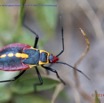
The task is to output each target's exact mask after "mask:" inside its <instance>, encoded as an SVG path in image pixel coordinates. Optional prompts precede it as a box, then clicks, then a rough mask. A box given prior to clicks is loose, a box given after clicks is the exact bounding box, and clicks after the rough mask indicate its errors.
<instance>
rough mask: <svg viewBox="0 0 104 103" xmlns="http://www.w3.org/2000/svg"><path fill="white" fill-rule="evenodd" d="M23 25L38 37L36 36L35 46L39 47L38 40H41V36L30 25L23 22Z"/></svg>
mask: <svg viewBox="0 0 104 103" xmlns="http://www.w3.org/2000/svg"><path fill="white" fill-rule="evenodd" d="M23 26H24V27H25V28H26V29H28V30H29V31H31V32H32V33H33V34H34V35H35V36H36V37H35V42H34V46H33V47H34V48H37V44H38V40H39V36H38V34H37V33H36V32H35V31H33V30H32V29H31V28H30V27H28V26H27V25H26V24H23Z"/></svg>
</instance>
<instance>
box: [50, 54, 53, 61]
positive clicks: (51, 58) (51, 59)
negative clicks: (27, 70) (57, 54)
mask: <svg viewBox="0 0 104 103" xmlns="http://www.w3.org/2000/svg"><path fill="white" fill-rule="evenodd" d="M53 59H54V56H53V54H50V56H49V62H53Z"/></svg>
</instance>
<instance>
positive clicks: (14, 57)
mask: <svg viewBox="0 0 104 103" xmlns="http://www.w3.org/2000/svg"><path fill="white" fill-rule="evenodd" d="M29 47H30V46H28V45H25V44H20V43H15V44H10V45H8V46H6V47H4V48H2V49H1V50H0V70H5V71H18V70H24V69H27V68H29V65H26V64H23V63H22V59H23V57H26V56H27V55H25V54H22V51H23V49H24V48H29ZM20 54H22V55H20Z"/></svg>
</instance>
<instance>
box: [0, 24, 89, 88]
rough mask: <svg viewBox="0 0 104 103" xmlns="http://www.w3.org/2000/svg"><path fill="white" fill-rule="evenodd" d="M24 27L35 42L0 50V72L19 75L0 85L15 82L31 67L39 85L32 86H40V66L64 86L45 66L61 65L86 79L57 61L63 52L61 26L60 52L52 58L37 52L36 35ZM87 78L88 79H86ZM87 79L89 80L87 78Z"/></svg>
mask: <svg viewBox="0 0 104 103" xmlns="http://www.w3.org/2000/svg"><path fill="white" fill-rule="evenodd" d="M23 25H24V27H25V28H26V29H28V30H29V31H30V32H31V33H33V34H34V35H35V42H34V46H33V47H32V46H30V45H28V44H22V43H13V44H9V45H7V46H5V47H3V48H2V49H1V50H0V70H3V71H20V73H19V74H18V75H17V76H16V77H14V78H13V79H11V80H3V81H0V83H3V82H11V81H15V80H17V79H18V78H19V77H20V76H21V75H22V74H23V73H24V72H25V71H26V70H27V69H30V68H32V67H34V68H35V70H36V72H37V75H38V78H39V83H36V84H34V86H35V87H36V86H38V85H42V84H43V80H42V77H41V74H40V72H39V70H38V66H42V67H43V68H44V69H46V70H48V71H51V72H54V73H55V74H56V76H57V78H58V79H59V80H60V81H61V82H62V83H63V84H65V82H64V81H63V80H62V79H61V77H60V76H59V74H58V72H57V71H56V70H55V69H53V68H51V67H50V66H46V64H49V63H50V64H53V63H56V64H63V65H66V66H68V67H70V68H72V69H75V70H77V71H78V72H80V73H82V74H83V75H84V76H85V77H87V76H86V75H85V74H84V73H83V72H82V71H80V70H79V69H77V68H75V67H73V66H71V65H69V64H68V63H65V62H61V61H59V56H60V55H61V54H62V53H63V52H64V34H63V26H61V36H62V50H60V52H59V53H58V54H57V55H56V56H54V55H53V54H51V53H49V52H47V51H45V50H39V49H38V48H37V44H38V41H39V36H38V34H37V33H36V32H35V31H33V30H32V29H31V28H29V27H28V26H27V25H26V24H24V23H23ZM87 78H88V77H87ZM88 79H89V78H88Z"/></svg>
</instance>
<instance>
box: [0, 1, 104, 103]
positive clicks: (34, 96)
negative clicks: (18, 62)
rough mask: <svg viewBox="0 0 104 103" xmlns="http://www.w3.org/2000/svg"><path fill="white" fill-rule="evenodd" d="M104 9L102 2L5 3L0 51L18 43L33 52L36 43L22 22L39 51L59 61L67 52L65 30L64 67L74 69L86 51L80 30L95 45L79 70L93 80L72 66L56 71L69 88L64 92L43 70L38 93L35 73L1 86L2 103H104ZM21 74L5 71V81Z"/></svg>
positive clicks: (0, 8) (0, 76)
mask: <svg viewBox="0 0 104 103" xmlns="http://www.w3.org/2000/svg"><path fill="white" fill-rule="evenodd" d="M40 4H41V5H43V6H39V5H40ZM20 5H21V6H20ZM23 5H24V6H23ZM37 5H38V6H37ZM103 5H104V2H103V0H99V1H98V0H35V1H34V0H0V48H2V47H4V46H5V45H7V44H10V43H16V42H19V43H25V44H29V45H31V46H33V44H34V39H35V37H34V35H33V34H32V33H31V32H30V31H28V30H27V29H26V28H24V27H23V25H22V22H23V21H24V23H25V24H26V25H28V26H29V27H30V28H31V29H32V30H34V31H35V32H36V33H37V34H38V35H39V37H40V38H39V44H38V48H39V49H45V50H47V51H48V52H50V53H53V54H54V55H57V54H58V53H59V52H60V50H61V49H62V42H61V25H62V26H63V28H64V42H65V51H64V53H63V54H62V55H61V56H60V61H63V62H66V63H68V64H70V65H72V66H74V65H75V63H76V62H77V61H78V60H79V58H80V57H81V54H82V53H83V52H84V50H85V48H86V42H85V38H84V37H83V35H82V34H81V31H80V29H79V28H82V29H83V30H84V32H85V33H86V35H87V36H88V38H89V41H90V50H89V52H88V54H87V55H86V56H85V57H84V58H83V60H82V61H81V62H80V63H79V64H78V65H77V68H78V69H79V70H81V71H83V72H84V73H85V74H86V75H87V76H88V77H89V78H90V80H88V79H87V78H85V77H84V76H83V75H82V74H81V73H79V72H77V74H75V73H74V72H73V70H72V69H71V68H69V67H67V66H64V65H61V64H54V65H52V66H51V67H52V68H54V69H56V70H57V72H58V73H59V75H60V77H61V78H62V79H63V80H64V81H65V82H66V85H65V86H64V85H63V84H62V83H60V81H59V80H58V79H57V78H56V75H55V74H54V73H51V72H50V74H49V75H47V73H46V71H45V70H44V69H42V68H41V67H39V71H40V72H41V75H42V77H43V81H44V84H43V85H42V86H39V87H37V92H34V87H33V85H34V83H36V82H38V78H37V74H36V73H35V70H34V68H32V69H29V70H27V71H26V73H25V74H24V75H23V76H21V77H20V78H19V79H18V80H16V81H15V82H11V83H1V84H0V103H103V101H104V82H103V78H104V69H103V67H104V59H103V54H104V52H103V51H104V40H103V39H104V33H103V32H104V30H103V28H104V25H103V22H104V18H103V16H104V10H103V7H104V6H103ZM24 14H26V17H25V19H24V18H23V15H24ZM60 15H61V16H62V19H61V20H60V19H59V16H60ZM18 73H19V72H6V71H5V72H4V71H0V80H7V79H12V78H13V77H14V76H16V75H17V74H18ZM97 94H98V95H97Z"/></svg>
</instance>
